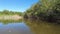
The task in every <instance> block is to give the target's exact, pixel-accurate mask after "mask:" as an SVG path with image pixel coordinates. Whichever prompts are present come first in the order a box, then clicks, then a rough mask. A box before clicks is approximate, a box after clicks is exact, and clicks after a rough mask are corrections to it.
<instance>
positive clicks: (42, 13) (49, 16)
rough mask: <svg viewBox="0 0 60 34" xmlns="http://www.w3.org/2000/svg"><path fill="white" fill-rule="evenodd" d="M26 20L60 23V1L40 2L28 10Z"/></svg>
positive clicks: (43, 0)
mask: <svg viewBox="0 0 60 34" xmlns="http://www.w3.org/2000/svg"><path fill="white" fill-rule="evenodd" d="M24 18H28V19H29V18H30V19H40V20H42V21H47V22H54V23H60V0H39V1H38V2H37V3H36V4H34V5H32V7H31V8H29V9H28V10H26V12H25V14H24Z"/></svg>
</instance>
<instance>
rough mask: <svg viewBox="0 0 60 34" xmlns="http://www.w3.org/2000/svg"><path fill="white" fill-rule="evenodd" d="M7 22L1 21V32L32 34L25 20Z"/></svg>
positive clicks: (2, 33)
mask: <svg viewBox="0 0 60 34" xmlns="http://www.w3.org/2000/svg"><path fill="white" fill-rule="evenodd" d="M5 23H8V24H5ZM5 23H4V22H0V34H32V32H31V31H30V29H29V27H28V26H27V25H25V23H23V22H12V23H11V22H5Z"/></svg>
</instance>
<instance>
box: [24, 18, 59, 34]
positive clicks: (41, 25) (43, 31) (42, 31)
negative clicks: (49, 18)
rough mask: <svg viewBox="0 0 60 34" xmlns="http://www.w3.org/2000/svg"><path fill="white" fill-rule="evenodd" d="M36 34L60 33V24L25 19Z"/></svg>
mask: <svg viewBox="0 0 60 34" xmlns="http://www.w3.org/2000/svg"><path fill="white" fill-rule="evenodd" d="M24 22H25V23H26V24H27V25H28V26H29V27H30V29H31V31H32V32H33V33H34V34H60V25H58V24H52V23H48V22H42V21H39V20H30V19H28V20H27V19H24Z"/></svg>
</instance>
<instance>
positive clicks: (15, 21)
mask: <svg viewBox="0 0 60 34" xmlns="http://www.w3.org/2000/svg"><path fill="white" fill-rule="evenodd" d="M19 22H22V19H20V20H0V23H2V24H9V23H19Z"/></svg>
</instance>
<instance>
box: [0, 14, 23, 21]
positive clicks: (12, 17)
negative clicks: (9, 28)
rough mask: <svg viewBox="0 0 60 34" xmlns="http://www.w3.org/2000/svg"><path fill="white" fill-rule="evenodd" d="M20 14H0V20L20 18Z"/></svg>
mask: <svg viewBox="0 0 60 34" xmlns="http://www.w3.org/2000/svg"><path fill="white" fill-rule="evenodd" d="M22 18H23V17H22V16H19V15H2V16H0V20H19V19H22Z"/></svg>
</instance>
